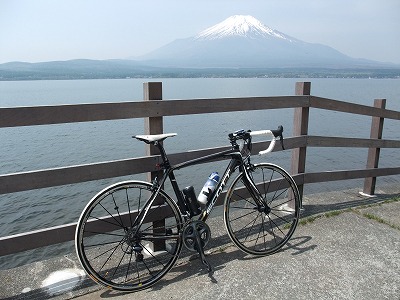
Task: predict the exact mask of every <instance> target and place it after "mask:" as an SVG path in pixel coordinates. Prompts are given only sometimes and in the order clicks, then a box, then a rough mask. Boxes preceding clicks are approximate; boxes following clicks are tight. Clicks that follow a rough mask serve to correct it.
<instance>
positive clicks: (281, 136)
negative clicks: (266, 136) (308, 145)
mask: <svg viewBox="0 0 400 300" xmlns="http://www.w3.org/2000/svg"><path fill="white" fill-rule="evenodd" d="M279 140H280V141H281V146H282V150H285V146H283V134H281V135H280V136H279Z"/></svg>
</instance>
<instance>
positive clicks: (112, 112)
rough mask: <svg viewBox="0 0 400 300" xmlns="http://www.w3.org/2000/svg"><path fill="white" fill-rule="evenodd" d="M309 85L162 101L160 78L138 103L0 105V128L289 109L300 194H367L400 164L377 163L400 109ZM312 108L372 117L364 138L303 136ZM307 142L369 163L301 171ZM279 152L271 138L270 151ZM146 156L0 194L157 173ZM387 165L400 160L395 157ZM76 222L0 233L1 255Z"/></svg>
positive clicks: (62, 173) (30, 178) (68, 170)
mask: <svg viewBox="0 0 400 300" xmlns="http://www.w3.org/2000/svg"><path fill="white" fill-rule="evenodd" d="M310 88H311V84H310V83H309V82H298V83H296V95H295V96H280V97H250V98H249V97H247V98H220V99H192V100H162V83H161V82H148V83H145V84H144V101H139V102H124V103H103V104H80V105H59V106H40V107H16V108H0V130H1V128H2V127H15V126H34V125H43V124H60V123H73V122H89V121H100V120H117V119H130V118H145V120H146V122H145V124H146V126H145V131H146V132H145V133H146V134H157V133H162V132H163V116H176V115H192V114H207V113H220V112H233V111H247V110H268V109H282V108H295V112H294V127H293V136H292V137H289V138H285V147H286V149H292V163H291V168H292V174H293V177H294V178H295V180H296V182H297V184H298V185H299V188H300V191H301V193H302V192H303V185H304V184H307V183H317V182H327V181H336V180H347V179H356V178H365V184H364V193H365V194H370V195H372V194H374V190H375V181H376V177H378V176H388V175H397V174H400V166H394V167H391V168H378V161H379V152H380V151H379V150H380V148H400V140H383V139H382V130H383V121H384V119H385V118H387V119H393V120H400V112H399V111H392V110H387V109H385V103H386V101H385V100H384V99H377V100H375V103H374V106H373V107H371V106H366V105H359V104H354V103H348V102H343V101H338V100H332V99H326V98H321V97H315V96H311V94H310ZM211 101H212V102H211ZM211 103H212V105H211ZM314 108H317V109H324V110H331V111H338V112H344V113H351V114H357V115H366V116H371V117H372V122H371V137H370V139H362V138H343V137H328V136H312V135H308V124H309V122H308V120H309V114H310V109H314ZM308 147H358V148H368V149H369V152H368V161H367V167H366V169H360V170H344V171H325V172H316V173H307V172H306V155H307V148H308ZM225 148H226V147H218V148H212V149H203V150H198V151H190V152H185V153H177V154H172V155H170V160H171V161H172V162H173V163H178V162H182V161H186V160H188V159H193V158H196V157H200V156H203V155H206V154H210V153H215V152H218V151H221V150H223V149H225ZM265 148H266V144H265V143H264V142H260V143H255V144H254V147H253V150H254V153H257V151H259V150H262V149H265ZM280 150H282V149H280V145H279V143H277V146H276V149H275V151H280ZM147 154H148V156H146V157H139V158H130V159H123V160H115V161H111V162H99V163H93V164H84V165H77V166H70V167H63V168H53V169H46V170H37V171H30V172H21V173H13V174H4V175H0V194H7V193H15V192H20V191H27V190H33V189H40V188H46V187H53V186H59V185H66V184H72V183H79V182H86V181H91V180H98V179H104V178H112V177H119V176H125V175H131V174H138V173H148V172H149V174H151V172H155V171H156V164H157V163H158V162H159V156H158V155H157V153H156V152H155V150H154V149H152V148H148V151H147ZM393 163H394V164H396V163H397V164H399V162H397V161H396V162H393ZM220 197H221V196H220ZM75 227H76V223H70V224H65V225H60V226H55V227H52V228H45V229H41V230H35V231H31V232H25V233H21V234H16V235H12V236H6V237H1V238H0V256H3V255H7V254H12V253H17V252H21V251H26V250H30V249H35V248H39V247H43V246H48V245H52V244H57V243H61V242H66V241H71V240H73V239H74V233H75Z"/></svg>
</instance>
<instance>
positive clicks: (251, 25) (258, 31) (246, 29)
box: [195, 15, 290, 40]
mask: <svg viewBox="0 0 400 300" xmlns="http://www.w3.org/2000/svg"><path fill="white" fill-rule="evenodd" d="M229 36H243V37H253V38H254V37H263V36H264V37H275V38H279V39H285V40H290V38H289V37H287V36H285V35H284V34H283V33H280V32H278V31H276V30H273V29H271V28H269V27H267V26H265V25H264V24H263V23H261V22H260V21H259V20H257V19H256V18H254V17H252V16H244V15H234V16H231V17H229V18H227V19H226V20H224V21H222V22H221V23H218V24H216V25H214V26H212V27H209V28H207V29H205V30H203V31H202V32H200V33H199V34H198V35H197V36H196V37H195V38H196V39H204V40H215V39H220V38H224V37H229Z"/></svg>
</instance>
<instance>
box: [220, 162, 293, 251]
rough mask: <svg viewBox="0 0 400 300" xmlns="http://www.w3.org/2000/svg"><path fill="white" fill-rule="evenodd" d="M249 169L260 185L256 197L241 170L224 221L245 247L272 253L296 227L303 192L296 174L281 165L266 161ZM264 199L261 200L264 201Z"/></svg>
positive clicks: (236, 241)
mask: <svg viewBox="0 0 400 300" xmlns="http://www.w3.org/2000/svg"><path fill="white" fill-rule="evenodd" d="M248 173H249V175H250V177H251V179H252V180H253V182H254V183H255V185H256V186H257V189H258V192H257V194H258V197H257V198H259V199H257V200H255V199H253V197H252V196H251V193H250V192H249V190H248V189H247V187H246V185H245V180H246V178H245V174H244V173H243V172H242V173H240V174H239V175H238V176H237V177H236V178H235V180H234V181H233V183H232V185H231V186H230V188H229V189H228V192H227V194H226V198H225V202H224V222H225V226H226V228H227V231H228V234H229V237H230V238H231V240H232V241H233V242H234V243H235V244H236V246H237V247H238V248H239V249H241V250H242V251H244V252H246V253H249V254H253V255H268V254H272V253H275V252H276V251H278V250H279V249H281V248H282V247H283V246H284V245H285V244H286V243H287V241H288V240H289V239H290V237H291V236H292V234H293V232H294V230H295V229H296V226H297V223H298V219H299V214H300V207H299V206H300V195H299V191H298V188H297V185H296V183H295V182H294V180H293V178H292V177H291V176H290V175H289V174H288V173H287V172H286V171H285V170H284V169H282V168H281V167H279V166H277V165H274V164H268V163H262V164H257V165H253V166H251V167H250V168H249V169H248ZM260 200H261V201H260Z"/></svg>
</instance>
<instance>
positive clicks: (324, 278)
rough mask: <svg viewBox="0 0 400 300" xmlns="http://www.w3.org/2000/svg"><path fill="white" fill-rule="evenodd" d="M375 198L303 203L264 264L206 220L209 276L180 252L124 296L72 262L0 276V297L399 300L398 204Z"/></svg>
mask: <svg viewBox="0 0 400 300" xmlns="http://www.w3.org/2000/svg"><path fill="white" fill-rule="evenodd" d="M378 192H380V193H381V194H380V195H379V196H378V197H376V198H366V197H362V196H360V195H359V194H358V192H357V191H356V190H352V191H342V192H332V193H323V194H315V195H311V196H308V197H306V198H305V199H304V207H305V211H304V212H303V218H302V220H303V222H302V224H300V225H299V226H298V228H297V229H296V232H295V234H294V236H293V237H292V239H291V240H290V242H289V243H288V245H287V247H285V248H284V250H283V251H281V252H279V253H276V254H274V255H271V256H267V257H260V258H253V257H251V256H248V255H246V254H244V253H243V252H241V251H239V250H238V249H237V248H236V247H235V246H233V245H232V244H231V243H230V241H229V238H228V236H227V235H226V233H225V232H224V226H223V222H222V218H214V219H211V221H212V222H211V223H210V227H211V230H212V234H213V240H212V242H210V245H209V247H208V248H209V249H208V255H207V257H208V260H209V262H210V263H211V265H212V266H213V267H214V270H215V272H214V274H213V275H212V276H208V274H206V273H205V272H204V270H202V265H201V264H200V261H199V260H198V259H196V257H194V256H190V255H188V253H187V252H185V253H183V256H182V258H180V259H179V260H178V264H177V265H176V266H175V267H174V268H173V269H172V270H171V272H170V273H169V274H167V276H166V277H165V278H164V279H162V280H161V281H160V282H159V283H157V284H156V285H155V286H154V287H152V288H150V289H147V290H144V291H140V292H137V293H134V294H132V293H131V294H126V293H121V292H117V291H111V290H107V289H104V288H101V287H99V286H97V285H94V284H93V283H92V282H91V281H90V280H89V279H87V278H86V276H84V275H83V273H82V270H81V268H80V266H79V264H78V263H77V262H76V258H75V257H74V255H71V256H67V257H62V258H57V259H52V260H49V261H45V262H37V263H34V264H30V265H27V266H24V267H21V268H16V269H12V270H7V271H0V298H1V299H70V298H77V299H80V300H88V299H105V298H111V299H116V300H122V299H135V300H140V299H146V300H150V299H230V300H231V299H395V300H399V299H400V201H386V199H392V198H393V197H394V196H396V197H397V199H400V198H399V196H398V195H399V191H398V190H390V191H388V190H385V193H384V192H383V191H378ZM337 211H339V213H337ZM332 212H334V213H332ZM60 270H62V271H63V272H64V273H62V274H61V273H57V271H58V272H59V271H60ZM61 276H64V277H63V278H64V281H62V282H60V279H59V278H61ZM65 276H70V277H65ZM68 278H69V279H68Z"/></svg>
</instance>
